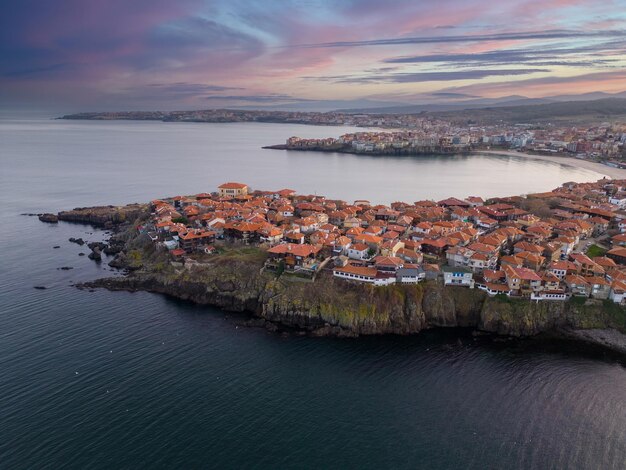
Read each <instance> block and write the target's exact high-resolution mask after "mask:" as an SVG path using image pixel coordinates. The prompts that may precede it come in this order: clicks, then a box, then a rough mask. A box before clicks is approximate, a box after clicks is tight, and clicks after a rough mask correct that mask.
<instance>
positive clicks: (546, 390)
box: [0, 120, 626, 469]
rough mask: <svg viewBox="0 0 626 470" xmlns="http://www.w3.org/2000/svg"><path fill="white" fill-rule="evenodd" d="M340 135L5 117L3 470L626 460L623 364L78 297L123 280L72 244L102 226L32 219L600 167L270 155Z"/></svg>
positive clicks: (525, 185)
mask: <svg viewBox="0 0 626 470" xmlns="http://www.w3.org/2000/svg"><path fill="white" fill-rule="evenodd" d="M344 131H345V129H336V128H312V127H306V126H282V125H255V124H234V125H230V124H228V125H200V124H189V125H186V124H185V125H178V124H170V125H167V124H162V123H91V122H85V123H80V122H78V123H76V122H59V121H45V120H24V121H19V122H16V121H9V120H4V121H0V196H1V200H2V205H1V207H0V213H1V215H2V224H1V225H0V254H1V258H0V468H2V469H5V468H6V469H37V468H49V469H59V468H102V469H111V468H151V469H153V468H436V469H440V468H442V469H466V468H469V469H490V468H508V469H529V468H537V469H545V468H584V469H587V468H589V469H623V468H626V369H625V366H626V360H624V359H623V358H621V357H618V356H613V355H610V354H607V353H605V352H602V351H598V350H592V349H588V348H583V347H582V346H580V345H576V344H571V343H561V342H559V343H554V344H551V343H546V342H540V341H512V342H505V343H500V342H494V341H493V340H492V339H491V338H478V339H477V338H473V337H472V336H471V334H470V333H469V332H466V331H462V330H447V331H431V332H426V333H423V334H420V335H418V336H414V337H406V338H396V337H382V338H361V339H356V340H339V339H313V338H302V337H297V336H280V335H277V334H273V333H268V332H265V331H264V330H259V329H251V328H244V327H241V326H238V322H239V321H241V320H242V317H240V316H238V315H232V314H227V313H224V312H221V311H218V310H215V309H212V308H207V307H198V306H194V305H191V304H188V303H182V302H178V301H174V300H171V299H168V298H165V297H162V296H158V295H152V294H147V293H135V294H131V293H125V292H119V293H111V292H107V291H101V290H98V291H95V292H89V291H81V290H78V289H76V288H74V287H72V286H71V284H72V283H75V282H80V281H84V280H87V279H94V278H97V277H102V276H108V275H114V274H115V273H114V272H112V271H109V268H108V266H107V265H106V262H104V263H102V264H96V263H94V262H92V261H90V260H88V259H87V257H86V256H84V257H79V256H78V253H79V252H81V251H82V252H87V249H86V248H84V247H80V246H78V245H75V244H70V243H69V242H68V241H67V239H68V238H69V237H78V236H80V237H83V238H85V239H86V240H90V241H92V240H99V239H102V238H103V237H104V236H105V234H103V233H102V232H101V231H98V230H95V229H93V228H91V227H89V226H85V225H78V224H67V223H60V224H58V225H47V224H42V223H40V222H39V221H38V220H37V219H36V218H35V217H27V216H20V215H19V214H20V213H25V212H40V211H44V210H49V211H57V210H60V209H65V208H71V207H75V206H81V205H90V204H97V203H123V202H128V201H135V200H136V201H144V200H148V199H152V198H153V197H155V196H160V195H168V194H177V193H193V192H199V191H209V190H212V189H213V188H214V187H215V185H216V184H218V183H220V182H223V181H225V180H232V179H234V180H242V181H245V182H248V183H250V184H251V185H253V186H255V187H260V188H266V187H267V188H279V187H285V186H287V187H293V188H294V189H298V190H301V191H308V192H313V191H318V193H326V194H328V195H330V196H334V197H342V198H345V199H354V198H357V197H368V198H370V199H372V200H374V201H380V202H388V201H390V200H396V199H405V200H411V201H412V200H417V199H422V198H425V197H434V198H438V197H443V196H446V195H456V196H467V195H468V194H485V195H500V194H509V193H513V194H514V193H516V192H529V191H533V190H548V189H551V188H552V187H554V186H556V185H558V184H559V183H561V182H563V181H566V180H585V179H586V180H592V179H594V178H595V177H596V176H597V175H595V174H593V173H591V172H587V171H581V170H576V169H573V168H570V167H562V166H559V165H553V164H546V163H543V162H537V161H530V160H523V159H506V158H505V159H498V158H493V157H471V159H472V160H471V161H470V160H469V159H467V158H446V159H437V158H424V159H406V158H405V159H393V158H385V159H375V158H362V159H360V158H357V157H351V156H345V155H344V156H341V155H321V154H308V153H288V152H275V151H261V150H258V146H259V144H271V143H276V142H280V141H282V140H284V138H286V137H288V136H290V135H292V134H300V135H308V136H324V135H329V134H336V135H338V134H340V133H342V132H344ZM485 172H487V173H486V174H485ZM509 173H512V174H513V176H512V177H510V178H508V179H507V175H508V174H509ZM494 175H496V176H494ZM357 183H358V184H357ZM57 245H58V246H60V248H58V249H54V248H53V247H54V246H57ZM63 266H71V267H73V269H72V270H58V269H57V268H60V267H63ZM36 285H42V286H46V287H47V289H46V290H35V289H34V288H33V286H36Z"/></svg>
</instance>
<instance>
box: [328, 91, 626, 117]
mask: <svg viewBox="0 0 626 470" xmlns="http://www.w3.org/2000/svg"><path fill="white" fill-rule="evenodd" d="M609 99H626V92H622V93H614V94H610V93H603V92H594V93H585V94H582V95H557V96H549V97H544V98H527V97H525V96H519V95H511V96H502V97H500V98H475V99H469V100H463V101H456V102H455V101H452V102H450V101H441V102H429V103H421V104H410V105H402V106H384V105H381V106H377V107H376V108H374V107H367V108H366V107H360V108H351V109H338V110H337V112H342V113H347V114H420V113H424V112H446V111H462V110H465V109H481V108H491V109H492V108H510V107H517V106H531V105H540V104H550V103H563V102H572V101H598V100H609Z"/></svg>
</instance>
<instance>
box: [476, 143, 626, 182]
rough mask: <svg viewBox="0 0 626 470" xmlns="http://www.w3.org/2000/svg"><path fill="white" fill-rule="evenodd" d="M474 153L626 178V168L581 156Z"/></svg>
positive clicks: (493, 151)
mask: <svg viewBox="0 0 626 470" xmlns="http://www.w3.org/2000/svg"><path fill="white" fill-rule="evenodd" d="M472 154H475V155H478V154H486V155H491V156H495V157H498V156H501V157H521V158H530V159H533V160H540V161H544V162H551V163H558V164H561V165H567V166H573V167H576V168H582V169H585V170H590V171H595V172H596V173H599V174H600V175H604V176H606V177H608V178H611V179H625V178H626V170H622V169H621V168H614V167H611V166H608V165H603V164H602V163H598V162H592V161H589V160H583V159H580V158H573V157H562V156H557V155H536V154H532V153H525V152H515V151H512V150H476V151H474V152H472Z"/></svg>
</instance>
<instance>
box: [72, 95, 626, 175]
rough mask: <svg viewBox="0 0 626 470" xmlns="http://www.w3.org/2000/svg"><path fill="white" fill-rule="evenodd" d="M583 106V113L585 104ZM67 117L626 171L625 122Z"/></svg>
mask: <svg viewBox="0 0 626 470" xmlns="http://www.w3.org/2000/svg"><path fill="white" fill-rule="evenodd" d="M520 108H522V109H526V108H533V106H523V107H520ZM581 108H583V109H584V106H581ZM467 111H470V110H467ZM476 111H477V112H479V111H483V110H476ZM446 116H447V115H446ZM62 119H78V120H158V121H165V122H208V123H227V122H266V123H287V124H289V123H292V124H293V123H295V124H310V125H322V126H355V127H367V128H379V129H388V131H385V132H381V131H376V130H368V131H364V132H355V133H350V134H344V135H342V136H340V137H337V138H335V137H328V138H322V139H306V138H301V137H297V136H294V137H290V138H288V139H287V140H286V143H285V144H279V145H273V146H270V147H268V148H275V149H289V150H314V151H325V152H347V153H367V154H379V155H421V154H452V153H467V152H470V151H473V150H486V149H496V150H498V149H504V150H518V151H524V152H531V153H538V154H545V155H555V154H556V155H567V156H574V157H578V158H583V159H588V160H592V161H600V162H602V163H605V164H607V165H610V166H614V167H616V168H624V167H626V121H615V120H613V121H606V122H602V121H597V120H593V119H591V120H583V121H582V122H577V123H575V124H573V123H571V122H568V121H555V122H550V121H549V120H546V119H543V120H541V121H540V122H528V123H524V122H522V121H518V120H507V121H504V120H498V121H496V122H492V123H480V124H479V123H477V122H474V120H472V119H466V120H462V121H459V120H458V119H452V118H445V119H444V118H441V117H438V115H437V113H418V114H383V113H381V114H376V113H368V114H354V113H348V112H339V111H336V112H326V113H318V112H298V111H247V110H228V109H210V110H202V111H172V112H161V111H154V112H150V111H128V112H104V113H79V114H71V115H67V116H63V117H62Z"/></svg>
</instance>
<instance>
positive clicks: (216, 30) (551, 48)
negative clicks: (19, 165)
mask: <svg viewBox="0 0 626 470" xmlns="http://www.w3.org/2000/svg"><path fill="white" fill-rule="evenodd" d="M592 91H605V92H622V91H626V0H604V1H602V2H599V1H591V0H506V1H503V0H502V1H493V0H492V1H487V0H462V1H461V0H437V1H416V0H406V1H404V0H397V1H381V0H353V1H332V0H291V1H279V0H276V1H268V0H263V1H260V0H259V1H251V0H247V1H245V0H223V1H210V0H208V1H203V0H177V1H173V0H132V1H131V0H107V1H93V0H20V1H17V0H13V1H9V0H7V1H4V2H2V6H0V107H2V108H4V109H9V108H12V107H15V108H42V109H44V108H47V109H53V108H54V109H59V110H63V111H68V112H69V111H76V110H110V109H145V110H149V109H194V108H214V107H227V106H251V107H254V106H268V105H283V104H291V105H294V104H296V105H297V104H299V103H300V104H302V105H306V104H307V103H312V102H316V101H335V100H346V101H350V100H363V99H367V100H374V101H391V102H401V103H406V104H410V103H423V102H434V101H437V100H441V101H450V100H462V99H471V98H472V97H501V96H508V95H524V96H528V97H543V96H551V95H562V94H578V93H585V92H592Z"/></svg>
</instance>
